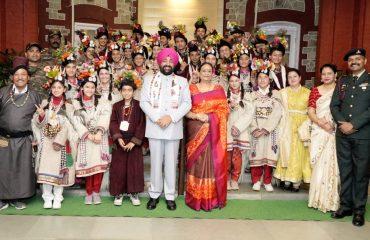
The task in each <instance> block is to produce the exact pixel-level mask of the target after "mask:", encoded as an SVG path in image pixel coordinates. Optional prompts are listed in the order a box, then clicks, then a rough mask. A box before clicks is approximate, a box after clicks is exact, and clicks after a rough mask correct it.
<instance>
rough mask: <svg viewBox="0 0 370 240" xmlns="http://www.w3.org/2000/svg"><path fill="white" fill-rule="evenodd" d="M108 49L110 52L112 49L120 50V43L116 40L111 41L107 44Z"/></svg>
mask: <svg viewBox="0 0 370 240" xmlns="http://www.w3.org/2000/svg"><path fill="white" fill-rule="evenodd" d="M108 50H109V51H110V52H112V51H113V50H118V51H119V50H120V45H119V44H118V43H117V42H112V43H111V44H109V46H108Z"/></svg>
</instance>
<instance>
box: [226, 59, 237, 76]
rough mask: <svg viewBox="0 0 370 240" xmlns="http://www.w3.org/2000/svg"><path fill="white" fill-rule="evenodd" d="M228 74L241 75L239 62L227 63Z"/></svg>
mask: <svg viewBox="0 0 370 240" xmlns="http://www.w3.org/2000/svg"><path fill="white" fill-rule="evenodd" d="M227 75H228V77H229V78H230V77H231V76H236V77H238V78H239V76H240V68H239V66H238V64H237V63H235V62H234V63H230V64H228V65H227Z"/></svg>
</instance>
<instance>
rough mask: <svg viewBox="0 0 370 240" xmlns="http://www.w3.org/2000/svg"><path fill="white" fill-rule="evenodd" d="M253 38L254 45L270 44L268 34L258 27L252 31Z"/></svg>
mask: <svg viewBox="0 0 370 240" xmlns="http://www.w3.org/2000/svg"><path fill="white" fill-rule="evenodd" d="M252 37H253V39H252V42H253V44H254V45H256V44H259V43H263V44H268V41H267V34H266V32H265V31H263V30H262V29H260V27H258V26H257V27H256V28H254V29H253V30H252Z"/></svg>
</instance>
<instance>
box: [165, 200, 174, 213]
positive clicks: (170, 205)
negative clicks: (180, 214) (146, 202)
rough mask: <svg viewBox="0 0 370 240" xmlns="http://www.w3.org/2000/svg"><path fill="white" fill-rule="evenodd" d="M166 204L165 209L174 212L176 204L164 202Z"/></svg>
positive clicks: (169, 201)
mask: <svg viewBox="0 0 370 240" xmlns="http://www.w3.org/2000/svg"><path fill="white" fill-rule="evenodd" d="M166 204H167V209H168V210H170V211H174V210H176V203H175V201H172V200H166Z"/></svg>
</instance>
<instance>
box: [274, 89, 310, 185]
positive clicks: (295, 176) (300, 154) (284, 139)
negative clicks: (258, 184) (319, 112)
mask: <svg viewBox="0 0 370 240" xmlns="http://www.w3.org/2000/svg"><path fill="white" fill-rule="evenodd" d="M280 93H281V95H282V100H283V101H282V102H283V105H284V109H285V111H284V115H285V116H284V117H285V121H282V122H283V123H284V122H285V123H286V124H285V127H282V129H281V131H282V132H281V139H280V146H281V148H280V149H282V148H284V145H285V146H287V148H285V149H289V150H288V151H281V154H280V156H279V159H278V163H277V166H276V170H275V173H274V177H275V178H277V179H280V180H281V181H288V182H292V183H300V182H301V181H302V180H303V182H305V183H309V182H310V179H311V166H310V157H309V149H308V147H305V146H304V145H303V142H302V141H301V140H300V139H299V137H298V133H297V129H298V128H299V127H300V126H301V124H302V123H303V122H304V121H305V120H306V119H307V118H308V116H307V109H308V98H309V95H310V90H309V89H307V88H305V87H300V89H299V90H298V91H293V90H292V89H291V88H290V87H287V88H284V89H282V90H281V91H280ZM283 125H284V124H283Z"/></svg>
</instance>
